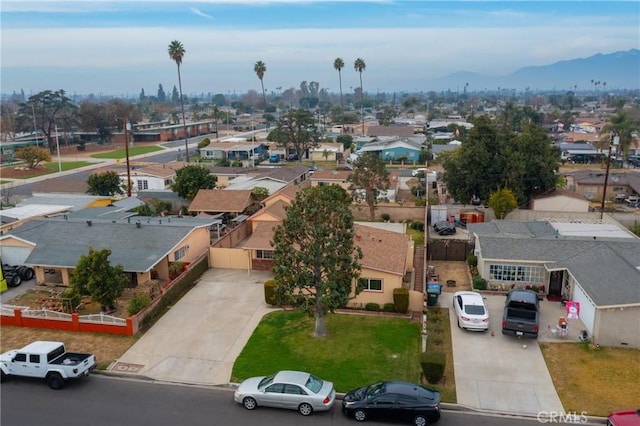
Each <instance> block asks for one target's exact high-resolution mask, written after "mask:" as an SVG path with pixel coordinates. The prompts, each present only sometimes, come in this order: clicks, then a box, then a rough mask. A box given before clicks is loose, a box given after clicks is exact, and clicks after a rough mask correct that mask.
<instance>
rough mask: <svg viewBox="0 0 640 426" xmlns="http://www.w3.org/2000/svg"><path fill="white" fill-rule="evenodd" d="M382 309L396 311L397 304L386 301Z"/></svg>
mask: <svg viewBox="0 0 640 426" xmlns="http://www.w3.org/2000/svg"><path fill="white" fill-rule="evenodd" d="M382 310H383V311H385V312H395V311H396V306H395V305H394V304H393V303H385V304H384V306H383V307H382Z"/></svg>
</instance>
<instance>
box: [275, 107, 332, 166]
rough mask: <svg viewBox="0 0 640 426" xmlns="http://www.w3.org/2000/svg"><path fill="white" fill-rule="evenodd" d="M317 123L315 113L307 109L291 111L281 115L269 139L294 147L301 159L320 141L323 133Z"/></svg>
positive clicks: (287, 146)
mask: <svg viewBox="0 0 640 426" xmlns="http://www.w3.org/2000/svg"><path fill="white" fill-rule="evenodd" d="M316 124H317V123H316V120H315V119H314V117H313V114H311V112H309V111H307V110H306V109H297V110H293V111H289V112H288V113H286V114H285V115H283V116H282V117H280V119H279V120H278V123H277V124H276V128H275V129H273V130H272V131H271V132H269V136H268V137H267V139H268V140H269V141H274V142H276V143H277V144H278V145H280V146H282V147H284V148H287V149H291V148H293V150H294V151H295V153H296V154H297V155H298V161H301V160H302V155H303V154H304V152H305V151H306V150H308V149H309V148H313V147H316V146H318V143H319V142H320V138H321V134H320V131H319V130H318V127H317V126H316Z"/></svg>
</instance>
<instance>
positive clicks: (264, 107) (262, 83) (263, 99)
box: [260, 79, 267, 112]
mask: <svg viewBox="0 0 640 426" xmlns="http://www.w3.org/2000/svg"><path fill="white" fill-rule="evenodd" d="M260 86H262V102H263V106H262V109H263V110H265V112H267V111H266V110H267V95H266V94H265V93H264V82H263V81H262V79H260Z"/></svg>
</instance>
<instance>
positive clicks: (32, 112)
mask: <svg viewBox="0 0 640 426" xmlns="http://www.w3.org/2000/svg"><path fill="white" fill-rule="evenodd" d="M31 116H32V117H33V133H35V134H36V146H39V145H40V144H39V143H38V128H37V127H36V109H35V108H34V106H33V104H31Z"/></svg>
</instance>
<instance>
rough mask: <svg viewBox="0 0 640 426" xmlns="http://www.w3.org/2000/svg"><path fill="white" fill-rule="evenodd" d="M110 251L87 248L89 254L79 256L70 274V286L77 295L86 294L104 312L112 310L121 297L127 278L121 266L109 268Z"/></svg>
mask: <svg viewBox="0 0 640 426" xmlns="http://www.w3.org/2000/svg"><path fill="white" fill-rule="evenodd" d="M110 255H111V250H109V249H107V248H105V249H102V250H95V249H93V248H92V247H89V254H83V255H82V256H80V260H79V261H78V264H77V265H76V268H75V270H74V271H73V273H72V274H71V280H70V282H71V286H72V288H73V289H74V290H76V291H77V292H78V293H79V294H81V295H85V294H88V295H90V296H91V299H92V300H93V301H95V302H97V303H100V305H101V306H102V308H103V309H104V310H113V309H114V308H115V303H116V299H117V298H118V297H120V296H121V295H122V292H123V291H124V287H125V286H126V284H127V281H128V279H127V276H126V274H125V273H124V271H123V269H122V266H121V265H116V266H111V263H110V262H109V256H110Z"/></svg>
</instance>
